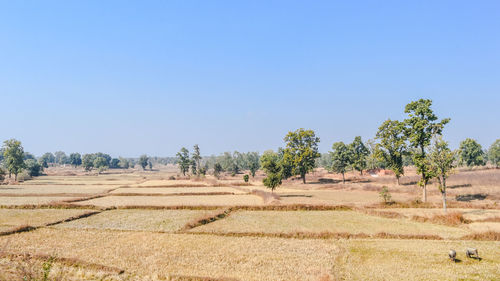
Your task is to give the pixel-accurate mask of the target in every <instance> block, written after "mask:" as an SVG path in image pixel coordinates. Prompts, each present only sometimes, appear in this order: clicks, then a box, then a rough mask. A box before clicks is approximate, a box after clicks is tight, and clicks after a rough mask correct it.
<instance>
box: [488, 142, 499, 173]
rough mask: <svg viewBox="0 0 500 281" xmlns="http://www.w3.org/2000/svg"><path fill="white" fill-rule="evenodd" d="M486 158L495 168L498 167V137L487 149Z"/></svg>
mask: <svg viewBox="0 0 500 281" xmlns="http://www.w3.org/2000/svg"><path fill="white" fill-rule="evenodd" d="M488 159H489V160H490V162H491V163H492V164H493V165H495V166H496V167H497V168H498V167H500V139H497V140H496V141H495V142H494V143H493V144H492V145H491V146H490V148H489V149H488Z"/></svg>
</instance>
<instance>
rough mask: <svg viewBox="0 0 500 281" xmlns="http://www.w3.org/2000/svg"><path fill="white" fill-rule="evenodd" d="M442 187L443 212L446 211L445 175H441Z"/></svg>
mask: <svg viewBox="0 0 500 281" xmlns="http://www.w3.org/2000/svg"><path fill="white" fill-rule="evenodd" d="M441 188H442V193H443V209H444V212H445V213H446V177H444V176H443V186H442V187H441Z"/></svg>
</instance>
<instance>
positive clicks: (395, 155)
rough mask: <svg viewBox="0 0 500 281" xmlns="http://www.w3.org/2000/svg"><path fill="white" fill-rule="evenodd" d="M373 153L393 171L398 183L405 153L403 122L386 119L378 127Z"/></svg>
mask: <svg viewBox="0 0 500 281" xmlns="http://www.w3.org/2000/svg"><path fill="white" fill-rule="evenodd" d="M376 138H377V139H378V140H379V142H380V143H378V144H377V145H376V146H375V154H376V155H377V157H378V158H380V159H383V161H385V163H387V167H388V168H389V169H391V170H392V171H393V172H394V175H396V180H397V182H398V185H399V178H400V177H401V175H404V166H403V157H404V155H406V154H407V148H406V136H405V131H404V124H403V123H401V122H399V121H397V120H394V121H393V120H390V119H389V120H386V121H385V122H384V123H382V125H381V126H380V127H379V128H378V132H377V135H376Z"/></svg>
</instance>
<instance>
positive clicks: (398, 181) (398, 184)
mask: <svg viewBox="0 0 500 281" xmlns="http://www.w3.org/2000/svg"><path fill="white" fill-rule="evenodd" d="M396 179H397V181H398V185H399V177H396Z"/></svg>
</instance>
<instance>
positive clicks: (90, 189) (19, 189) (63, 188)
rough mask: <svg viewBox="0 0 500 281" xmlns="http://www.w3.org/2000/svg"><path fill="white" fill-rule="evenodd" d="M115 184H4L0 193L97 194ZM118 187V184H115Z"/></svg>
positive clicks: (0, 187)
mask: <svg viewBox="0 0 500 281" xmlns="http://www.w3.org/2000/svg"><path fill="white" fill-rule="evenodd" d="M113 187H114V186H102V185H97V186H93V185H50V184H47V185H25V184H23V185H4V186H0V195H5V194H15V195H30V194H34V195H40V194H44V195H50V194H97V193H103V192H107V191H108V190H111V189H112V188H113ZM115 187H118V186H115Z"/></svg>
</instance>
